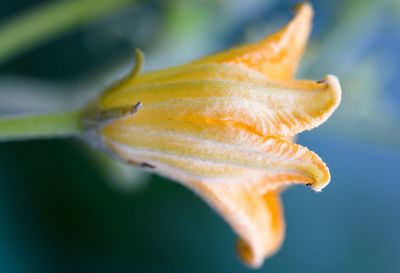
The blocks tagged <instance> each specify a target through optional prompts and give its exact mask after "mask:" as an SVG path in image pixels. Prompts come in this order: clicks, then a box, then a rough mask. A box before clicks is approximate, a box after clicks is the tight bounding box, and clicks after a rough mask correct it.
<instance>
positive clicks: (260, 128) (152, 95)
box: [101, 69, 341, 137]
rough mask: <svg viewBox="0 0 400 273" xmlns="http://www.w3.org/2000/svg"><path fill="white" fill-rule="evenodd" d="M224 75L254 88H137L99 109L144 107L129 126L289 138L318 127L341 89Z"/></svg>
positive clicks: (224, 84)
mask: <svg viewBox="0 0 400 273" xmlns="http://www.w3.org/2000/svg"><path fill="white" fill-rule="evenodd" d="M228 70H229V71H230V72H229V73H231V74H230V77H233V76H232V75H233V74H235V73H236V74H235V76H234V77H236V78H239V77H244V76H246V75H247V76H248V80H247V81H248V82H253V83H258V84H257V85H256V84H247V83H243V82H236V81H228V80H212V79H211V80H202V81H200V80H195V81H187V82H173V83H161V84H153V85H141V86H135V87H131V88H127V89H124V90H121V91H120V92H118V93H113V94H110V95H107V96H105V97H104V98H103V100H102V101H101V106H102V107H104V108H109V107H117V106H122V105H126V104H135V103H137V102H138V101H140V102H142V103H143V107H142V108H141V110H140V111H139V113H137V115H136V116H135V119H134V120H133V122H134V123H135V124H143V125H145V124H154V125H156V126H160V128H165V129H168V128H170V129H172V128H181V129H185V130H187V131H191V130H200V128H203V129H204V130H208V128H209V126H213V123H218V124H221V123H224V126H228V127H229V126H233V124H236V125H237V126H244V127H247V128H248V129H249V130H252V131H253V133H255V134H259V135H263V136H269V135H277V136H282V137H290V136H293V135H295V134H298V133H300V132H302V131H304V130H310V129H312V128H314V127H317V126H319V125H320V124H322V123H323V122H324V121H325V120H326V119H327V118H328V117H329V116H330V115H331V114H332V113H333V111H334V110H335V109H336V108H337V106H338V105H339V102H340V97H341V89H340V85H339V82H338V80H337V78H336V77H335V76H332V75H328V76H327V77H325V78H324V80H323V81H322V82H321V83H317V82H312V81H304V80H301V81H300V80H299V81H292V82H287V83H282V82H273V81H270V80H267V79H266V78H265V77H261V78H259V77H257V76H254V77H253V76H251V74H252V73H244V74H243V73H242V72H240V73H239V72H238V71H237V70H236V69H228ZM244 70H247V69H244ZM232 71H233V72H232ZM247 71H248V70H247ZM227 73H228V72H227ZM256 74H257V73H256ZM190 75H192V74H189V76H190ZM257 75H258V74H257ZM189 76H188V77H189ZM232 79H233V78H232ZM221 129H222V130H224V127H223V126H222V127H221Z"/></svg>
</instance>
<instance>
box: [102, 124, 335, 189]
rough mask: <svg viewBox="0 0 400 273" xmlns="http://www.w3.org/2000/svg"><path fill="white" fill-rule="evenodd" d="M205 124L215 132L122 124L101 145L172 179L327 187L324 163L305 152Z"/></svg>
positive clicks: (242, 131)
mask: <svg viewBox="0 0 400 273" xmlns="http://www.w3.org/2000/svg"><path fill="white" fill-rule="evenodd" d="M210 126H211V127H217V128H215V131H213V130H210V131H208V132H204V131H192V132H187V131H178V130H175V131H173V130H165V129H160V128H158V127H152V126H139V125H136V124H134V123H130V122H128V121H127V120H123V121H118V122H117V123H116V124H114V125H112V126H107V127H106V128H105V129H104V141H105V143H106V144H107V145H108V146H109V147H110V148H111V150H113V151H114V152H115V153H116V154H118V155H119V156H120V157H121V158H122V159H123V160H125V161H128V162H130V161H131V162H145V163H148V164H150V165H152V166H155V168H153V171H156V172H158V173H160V174H161V175H166V176H168V177H171V178H172V179H174V180H177V181H187V180H191V179H197V180H201V181H203V180H205V179H206V180H213V181H219V180H221V179H230V180H231V181H236V180H242V179H245V180H249V179H251V178H252V177H259V176H263V177H265V176H266V175H268V177H269V178H270V182H269V184H268V185H269V186H270V188H268V190H269V189H271V187H272V188H273V187H276V186H278V185H280V184H282V183H288V182H290V183H304V184H310V185H311V186H312V188H313V189H314V190H316V191H319V190H321V189H322V188H323V187H325V186H326V185H327V184H328V183H329V180H330V175H329V170H328V168H327V167H326V165H325V163H324V162H323V161H322V160H321V159H320V158H319V157H318V156H317V155H316V154H315V153H313V152H311V151H309V150H308V149H307V148H304V147H302V146H300V145H297V144H294V143H291V142H289V141H287V140H284V139H280V138H278V137H274V136H270V137H261V136H257V135H254V134H253V133H252V132H249V131H247V130H246V129H245V128H235V127H233V128H228V127H226V130H225V131H224V132H220V133H215V132H219V128H218V127H219V126H218V124H215V126H214V125H210ZM207 134H209V135H208V136H206V135H207ZM247 187H250V184H248V185H247ZM255 187H258V186H255ZM258 190H261V189H260V188H258ZM265 190H267V189H265Z"/></svg>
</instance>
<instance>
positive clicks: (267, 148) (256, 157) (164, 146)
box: [85, 3, 341, 267]
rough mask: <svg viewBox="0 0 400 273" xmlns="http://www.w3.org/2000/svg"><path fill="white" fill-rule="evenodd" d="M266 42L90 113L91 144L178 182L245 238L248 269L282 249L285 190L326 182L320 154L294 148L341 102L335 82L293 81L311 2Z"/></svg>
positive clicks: (200, 63)
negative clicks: (297, 139) (301, 136)
mask: <svg viewBox="0 0 400 273" xmlns="http://www.w3.org/2000/svg"><path fill="white" fill-rule="evenodd" d="M296 11H297V13H296V16H295V17H294V18H293V19H292V20H291V21H290V22H289V24H288V25H287V26H285V27H284V28H283V29H281V30H279V31H278V32H276V33H274V34H272V35H271V36H269V37H267V38H265V39H264V40H262V41H260V42H258V43H255V44H249V45H244V46H240V47H236V48H233V49H230V50H227V51H224V52H221V53H217V54H214V55H211V56H208V57H205V58H203V59H199V60H196V61H193V62H190V63H188V64H184V65H181V66H177V67H172V68H168V69H165V70H160V71H155V72H150V73H145V74H143V75H139V70H140V67H141V64H142V58H143V57H142V54H141V53H140V52H139V51H137V64H136V66H135V68H134V69H133V71H132V73H131V74H130V75H129V76H128V77H126V78H125V79H123V80H121V81H120V82H118V83H117V84H115V85H114V86H112V87H111V88H109V90H107V91H106V92H105V93H104V94H103V95H102V96H101V97H100V98H99V99H98V100H97V101H96V102H95V103H93V104H92V105H91V106H90V107H88V110H87V113H86V118H85V126H86V129H87V132H88V135H89V136H90V137H91V138H92V139H91V141H92V142H95V143H96V144H97V145H99V146H100V147H102V148H103V149H105V150H106V151H107V152H108V153H110V154H111V155H113V156H115V157H117V158H119V159H121V160H123V161H125V162H127V163H128V164H133V165H136V166H141V167H144V168H147V169H149V170H151V171H153V172H156V173H158V174H160V175H163V176H167V177H169V178H171V179H173V180H175V181H178V182H180V183H181V184H183V185H185V186H186V187H188V188H190V189H191V190H193V191H194V192H196V193H197V194H198V195H199V196H201V197H202V198H203V199H204V200H205V201H206V202H207V203H208V204H209V205H210V206H211V207H212V208H214V209H215V210H216V211H217V212H218V213H219V214H220V215H221V216H222V217H223V218H224V219H225V220H226V222H227V223H229V225H230V226H231V227H232V229H233V230H234V231H235V232H236V233H237V234H238V235H239V237H240V239H239V240H238V243H237V251H238V254H239V256H240V257H241V259H242V260H243V261H244V262H245V263H246V264H248V265H249V266H252V267H259V266H261V265H262V263H263V261H264V259H265V258H266V257H268V256H271V255H272V254H274V253H275V252H276V251H277V250H278V249H279V247H280V246H281V244H282V241H283V238H284V231H285V224H284V219H283V211H282V210H283V209H282V205H281V201H280V193H281V191H282V190H284V189H285V188H287V187H288V186H289V185H293V184H304V185H309V186H311V188H312V189H314V190H315V191H320V190H321V189H322V188H324V187H325V186H326V185H327V184H328V183H329V180H330V174H329V170H328V168H327V166H326V165H325V163H324V162H323V161H322V160H321V159H320V158H319V157H318V155H316V154H315V153H314V152H312V151H310V150H308V149H307V148H305V147H302V146H300V145H297V144H295V143H293V142H291V139H292V137H293V136H295V135H296V134H298V133H300V132H302V131H304V130H310V129H312V128H315V127H317V126H319V125H320V124H322V123H323V122H325V121H326V120H327V119H328V117H329V116H330V115H331V114H332V113H333V111H334V110H335V109H336V108H337V106H338V105H339V102H340V97H341V89H340V85H339V82H338V79H337V78H336V77H335V76H332V75H328V76H326V77H325V78H324V79H323V80H321V81H310V80H295V79H294V73H295V71H296V68H297V65H298V62H299V58H300V57H301V55H302V54H303V51H304V48H305V46H306V43H307V39H308V37H309V34H310V31H311V19H312V16H313V10H312V7H311V5H310V4H309V3H302V4H300V5H298V6H297V8H296Z"/></svg>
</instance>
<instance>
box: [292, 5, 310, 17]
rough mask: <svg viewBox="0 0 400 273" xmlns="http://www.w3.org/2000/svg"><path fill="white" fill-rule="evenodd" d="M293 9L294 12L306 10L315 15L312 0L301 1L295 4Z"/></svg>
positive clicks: (305, 11)
mask: <svg viewBox="0 0 400 273" xmlns="http://www.w3.org/2000/svg"><path fill="white" fill-rule="evenodd" d="M292 10H293V11H294V12H296V13H299V12H304V13H308V14H310V15H311V16H313V15H314V10H313V7H312V5H311V3H310V2H301V3H298V4H297V5H295V6H294V7H293V8H292Z"/></svg>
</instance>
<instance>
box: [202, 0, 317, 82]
mask: <svg viewBox="0 0 400 273" xmlns="http://www.w3.org/2000/svg"><path fill="white" fill-rule="evenodd" d="M296 11H297V14H296V16H295V17H294V18H293V20H292V21H290V22H289V24H288V25H286V26H285V27H284V28H282V29H281V30H279V31H278V32H276V33H274V34H272V35H270V36H268V37H267V38H265V39H264V40H262V41H260V42H258V43H255V44H249V45H244V46H240V47H236V48H232V49H230V50H227V51H223V52H221V53H217V54H215V55H211V56H209V57H206V58H204V59H201V60H199V61H196V62H194V63H196V64H198V63H229V64H237V65H241V66H244V67H248V68H251V69H254V70H257V71H258V72H260V73H262V74H263V75H265V76H266V77H267V78H269V79H273V80H289V79H292V78H293V77H294V74H295V72H296V69H297V65H298V62H299V59H300V57H301V56H302V55H303V52H304V49H305V47H306V44H307V40H308V37H309V35H310V33H311V27H312V23H311V19H312V17H313V9H312V7H311V4H310V3H301V4H299V5H298V6H297V7H296Z"/></svg>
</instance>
